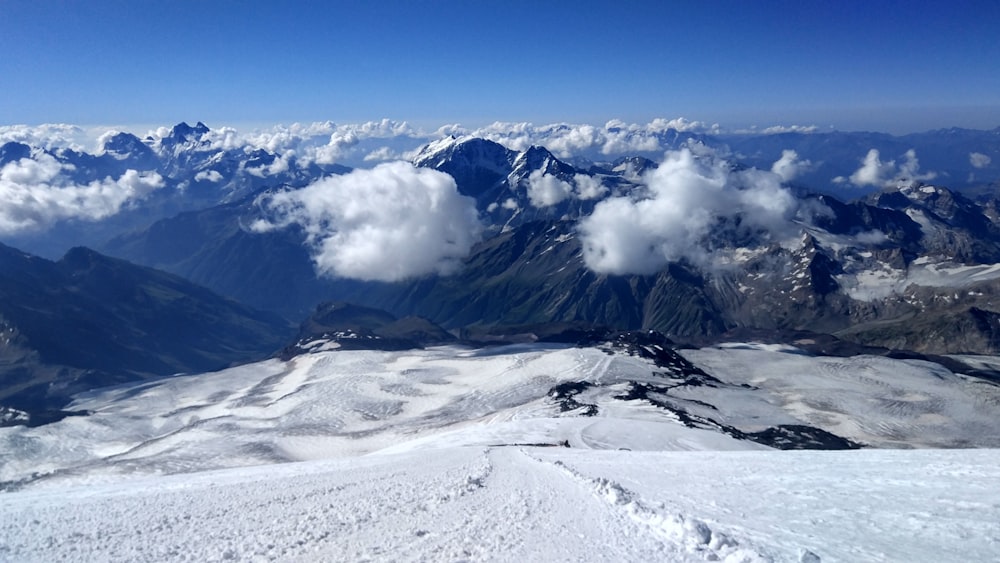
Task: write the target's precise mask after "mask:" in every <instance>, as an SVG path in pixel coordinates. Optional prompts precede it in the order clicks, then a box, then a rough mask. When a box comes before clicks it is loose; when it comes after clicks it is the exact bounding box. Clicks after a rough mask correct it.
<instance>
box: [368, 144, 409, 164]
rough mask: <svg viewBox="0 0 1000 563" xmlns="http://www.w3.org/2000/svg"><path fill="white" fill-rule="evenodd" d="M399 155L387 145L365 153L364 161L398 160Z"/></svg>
mask: <svg viewBox="0 0 1000 563" xmlns="http://www.w3.org/2000/svg"><path fill="white" fill-rule="evenodd" d="M399 158H400V155H398V154H396V153H395V152H393V150H392V149H390V148H389V147H379V148H377V149H375V150H373V151H372V152H370V153H368V154H366V155H365V162H374V161H386V160H399Z"/></svg>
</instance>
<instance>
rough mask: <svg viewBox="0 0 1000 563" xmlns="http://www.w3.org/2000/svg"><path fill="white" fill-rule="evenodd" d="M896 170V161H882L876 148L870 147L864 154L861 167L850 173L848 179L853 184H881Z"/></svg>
mask: <svg viewBox="0 0 1000 563" xmlns="http://www.w3.org/2000/svg"><path fill="white" fill-rule="evenodd" d="M895 171H896V161H895V160H890V161H889V162H882V160H881V159H880V158H879V152H878V149H871V150H870V151H868V154H867V155H865V159H864V160H863V161H862V163H861V168H858V169H857V170H855V171H854V174H851V177H850V181H851V183H852V184H854V185H855V186H883V185H884V184H885V183H886V182H888V181H889V178H891V177H892V175H893V174H894V173H895Z"/></svg>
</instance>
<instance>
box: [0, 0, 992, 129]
mask: <svg viewBox="0 0 1000 563" xmlns="http://www.w3.org/2000/svg"><path fill="white" fill-rule="evenodd" d="M998 36H1000V1H997V0H987V1H969V2H957V1H956V2H944V1H941V2H924V1H920V0H910V1H903V2H880V1H877V0H870V1H857V2H855V1H829V2H819V1H812V0H798V1H788V2H785V1H762V2H752V1H749V0H747V1H734V2H701V1H676V2H670V1H652V2H610V1H608V2H587V1H577V2H555V1H544V0H536V1H534V2H525V1H516V0H465V1H447V2H445V1H418V0H411V1H405V2H395V1H393V2H387V1H381V2H380V1H368V2H364V1H358V2H335V1H318V2H277V1H273V0H270V1H266V2H263V1H239V2H237V1H209V0H205V1H186V0H170V1H156V2H154V1H145V0H122V1H103V0H87V1H84V0H80V1H72V2H70V1H65V2H56V1H51V0H0V124H14V123H28V124H38V123H43V122H68V123H75V124H81V125H95V124H132V123H136V124H138V123H141V124H162V125H169V124H173V123H176V122H178V121H181V120H187V121H190V122H194V121H197V120H202V121H205V122H206V123H208V124H209V125H213V126H217V125H222V124H237V125H240V124H261V125H262V124H269V123H290V122H293V121H317V120H327V119H329V120H333V121H337V122H354V121H366V120H371V119H379V118H382V117H389V118H392V119H399V120H409V121H411V122H413V123H416V124H419V125H425V126H436V125H440V124H444V123H454V122H461V123H462V124H464V125H467V126H476V125H481V124H485V123H489V122H492V121H495V120H503V121H533V122H535V123H549V122H555V121H570V122H586V123H595V124H602V123H604V121H606V120H608V119H610V118H621V119H624V120H626V121H635V122H646V121H648V120H649V119H651V118H653V117H658V116H661V117H666V118H673V117H679V116H683V117H686V118H688V119H693V120H701V121H707V122H719V123H721V124H722V125H724V126H729V127H735V126H746V125H750V124H757V125H760V126H767V125H773V124H786V125H788V124H792V123H798V124H816V125H820V126H821V127H827V126H829V125H833V126H835V127H837V128H839V129H845V130H846V129H873V130H889V131H893V132H907V131H916V130H925V129H929V128H936V127H943V126H949V125H959V126H965V127H976V128H993V127H997V126H1000V39H998Z"/></svg>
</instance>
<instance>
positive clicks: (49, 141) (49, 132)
mask: <svg viewBox="0 0 1000 563" xmlns="http://www.w3.org/2000/svg"><path fill="white" fill-rule="evenodd" d="M89 137H90V136H89V135H88V134H87V132H86V131H84V130H83V129H81V128H80V127H77V126H76V125H67V124H65V123H46V124H43V125H36V126H31V125H2V126H0V145H3V144H5V143H10V142H16V143H24V144H25V145H30V146H32V147H38V148H43V149H45V150H53V149H58V148H69V149H73V150H77V151H82V150H85V148H86V145H88V144H89V142H90V141H91V140H92V139H90V138H89Z"/></svg>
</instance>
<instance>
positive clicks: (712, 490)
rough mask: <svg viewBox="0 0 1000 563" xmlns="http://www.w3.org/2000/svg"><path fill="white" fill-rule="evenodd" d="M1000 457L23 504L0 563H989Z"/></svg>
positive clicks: (531, 459)
mask: <svg viewBox="0 0 1000 563" xmlns="http://www.w3.org/2000/svg"><path fill="white" fill-rule="evenodd" d="M998 457H1000V452H998V451H996V450H951V451H940V450H939V451H933V450H923V451H889V450H862V451H847V452H624V451H592V450H591V451H587V450H574V449H567V448H532V447H496V448H485V449H484V448H447V449H442V450H437V451H434V452H428V451H414V452H410V453H406V454H395V455H380V456H367V457H361V458H355V459H345V460H330V461H318V462H303V463H292V464H283V465H275V466H265V467H254V468H241V469H230V470H224V471H215V472H203V473H197V474H193V475H178V476H171V477H162V478H153V479H144V480H139V481H132V482H128V483H119V484H115V485H104V486H100V485H98V486H90V487H78V488H64V489H57V490H53V491H45V490H40V491H26V492H21V493H10V494H6V495H4V496H3V502H2V503H0V560H4V561H20V562H26V563H27V562H34V561H38V562H41V561H55V560H66V561H126V560H129V561H226V560H239V561H273V560H279V561H345V560H350V561H359V560H388V559H391V560H401V561H454V560H467V561H483V560H489V561H665V560H669V561H719V560H721V561H803V562H814V561H935V562H938V561H987V560H993V559H994V558H995V557H996V554H997V549H998V548H1000V532H998V528H997V527H996V522H997V521H1000V490H998V489H997V487H996V486H995V484H996V483H997V480H998V479H1000V465H998V464H997V463H996V461H997V459H998Z"/></svg>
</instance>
